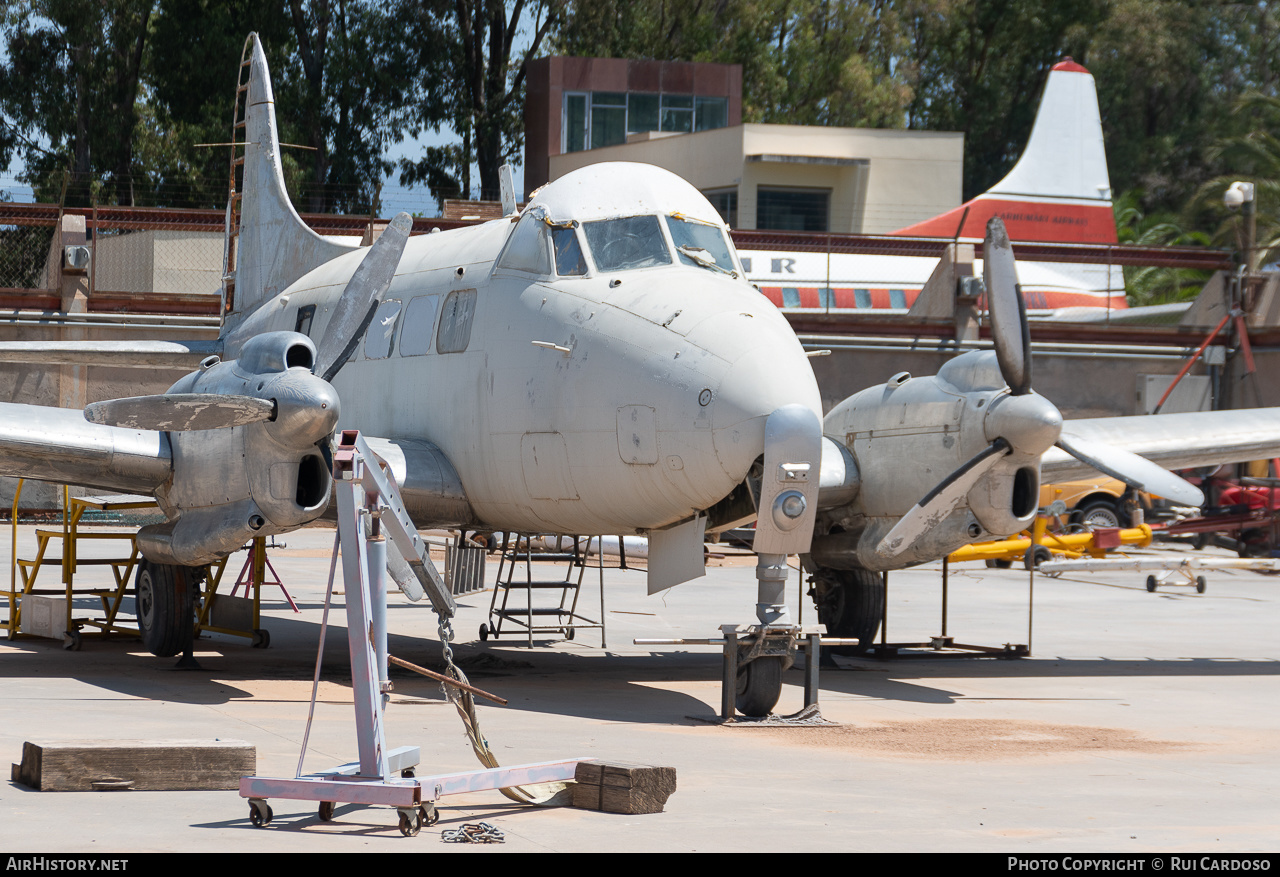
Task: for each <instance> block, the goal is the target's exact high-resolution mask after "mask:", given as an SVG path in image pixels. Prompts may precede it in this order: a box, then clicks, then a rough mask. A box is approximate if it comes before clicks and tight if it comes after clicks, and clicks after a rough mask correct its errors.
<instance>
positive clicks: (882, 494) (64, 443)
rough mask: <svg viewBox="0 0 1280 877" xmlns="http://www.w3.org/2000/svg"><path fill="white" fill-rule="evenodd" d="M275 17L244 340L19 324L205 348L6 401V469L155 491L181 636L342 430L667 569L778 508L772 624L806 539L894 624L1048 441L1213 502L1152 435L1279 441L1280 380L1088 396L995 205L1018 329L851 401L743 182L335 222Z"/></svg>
mask: <svg viewBox="0 0 1280 877" xmlns="http://www.w3.org/2000/svg"><path fill="white" fill-rule="evenodd" d="M248 45H249V49H250V52H249V55H250V59H251V65H252V70H251V78H250V84H249V93H248V103H247V111H246V121H247V127H246V129H245V130H246V136H245V139H246V141H247V146H246V155H245V165H244V186H243V193H244V194H243V199H244V200H243V204H242V212H241V217H240V225H239V237H238V258H237V264H236V266H235V277H234V295H233V296H229V300H228V302H227V304H228V306H229V312H228V313H227V315H226V318H225V321H224V325H223V329H222V333H221V337H220V338H219V340H218V341H217V342H216V343H214V344H212V345H211V343H210V342H136V343H134V344H132V345H131V346H130V345H120V344H118V343H117V344H112V345H106V344H101V343H95V342H80V343H78V344H77V343H75V342H65V343H62V344H60V345H57V346H50V345H46V344H37V345H23V344H9V345H4V346H2V347H0V354H2V355H3V358H6V359H9V360H14V359H19V360H24V361H35V362H44V363H60V362H71V361H74V362H84V361H86V360H85V357H86V356H90V357H92V356H101V357H103V358H104V360H109V361H110V362H112V363H113V364H117V365H118V364H122V363H127V362H133V363H134V364H141V363H144V362H145V363H146V364H149V365H154V364H156V363H157V362H158V361H160V360H159V357H161V356H163V355H165V351H169V352H171V353H172V355H173V359H172V361H174V362H177V361H183V358H184V357H185V361H188V362H197V361H198V362H199V368H198V369H197V370H196V371H193V372H192V373H191V374H189V375H187V376H186V377H184V378H183V379H181V380H180V381H178V383H176V384H175V385H174V386H173V387H172V388H171V389H170V390H169V391H168V393H166V394H164V395H159V396H146V397H137V398H132V399H115V400H108V401H103V402H97V403H94V404H92V405H90V406H89V407H88V408H87V409H85V411H84V412H83V413H82V412H80V411H72V410H62V409H55V408H43V407H36V406H29V405H17V404H0V474H3V475H15V476H24V477H27V478H36V479H43V480H49V481H58V482H70V483H76V484H83V485H87V486H90V487H94V488H101V489H106V490H124V491H128V492H132V493H144V494H153V495H154V496H155V497H156V499H157V500H158V501H159V503H160V506H161V508H162V509H163V510H164V512H165V514H166V516H167V520H166V521H165V522H164V523H160V524H153V525H150V526H147V527H144V528H142V530H141V531H140V532H139V534H138V543H139V546H140V548H141V551H142V553H143V555H144V557H145V561H144V562H143V563H142V564H141V566H140V570H139V573H138V578H137V599H138V615H139V623H140V628H141V630H142V635H143V640H144V642H145V643H146V644H147V646H148V648H150V649H151V650H152V651H153V652H155V653H156V654H161V655H165V654H168V655H172V654H175V653H177V652H178V651H181V650H183V649H184V648H186V647H187V645H188V644H189V643H190V637H191V626H192V610H193V600H194V584H193V583H194V576H193V574H192V568H194V567H197V566H199V565H201V564H205V563H208V562H210V561H212V560H215V559H217V558H220V557H223V556H226V555H227V554H229V553H230V552H232V551H234V550H236V549H238V548H240V547H241V546H242V545H243V544H244V543H245V542H246V541H248V540H249V539H250V538H251V537H254V536H266V535H271V534H277V533H284V532H288V531H289V530H292V529H294V528H297V527H300V526H302V525H303V524H305V523H307V522H309V521H312V520H314V519H316V518H318V517H319V516H320V515H321V514H323V513H324V512H325V510H326V507H327V506H328V504H329V500H330V496H331V491H332V480H331V479H332V475H331V466H330V453H331V451H330V448H331V442H332V438H333V436H334V433H335V430H336V429H338V428H348V429H359V430H360V431H361V432H362V433H363V434H364V435H365V436H366V439H367V440H368V442H369V444H370V445H371V446H372V448H373V449H374V450H375V451H376V452H377V453H378V454H379V455H380V456H381V457H382V458H383V460H384V461H385V463H386V464H387V466H388V468H389V470H390V471H391V472H392V473H393V474H394V476H395V479H396V481H397V483H398V484H399V487H400V490H401V492H402V495H403V496H404V499H405V502H406V506H407V511H408V512H409V514H410V515H411V516H412V518H413V519H414V521H415V522H416V523H417V525H418V526H420V527H467V528H475V529H491V530H495V531H499V530H500V531H519V532H533V533H559V534H575V535H600V534H619V533H624V534H630V533H637V532H640V533H647V534H648V535H649V537H650V540H651V541H650V548H649V587H650V590H651V591H652V590H657V589H661V588H665V587H670V586H672V585H675V584H679V583H680V582H683V581H687V580H689V579H691V578H695V577H697V576H700V575H702V573H703V541H704V536H705V534H706V533H708V532H714V531H718V530H723V529H726V528H729V527H732V526H737V525H739V524H741V523H743V522H745V521H749V520H751V519H753V518H755V519H756V520H757V529H756V535H755V543H754V550H755V551H756V552H757V554H758V556H759V561H758V566H757V579H758V595H757V617H758V619H759V621H760V623H761V625H766V626H774V628H775V629H776V628H777V627H778V626H785V625H786V624H787V623H788V614H787V607H786V602H785V599H784V594H783V588H784V585H785V580H786V573H787V565H786V560H787V556H788V555H795V554H798V555H801V556H802V558H803V559H804V562H805V564H806V566H807V568H808V570H809V571H810V572H811V573H812V574H813V575H814V577H815V585H816V594H817V603H818V607H819V617H820V619H821V620H822V621H823V622H825V623H826V624H827V625H828V628H829V630H831V631H832V632H833V633H835V634H837V635H842V636H859V637H862V638H863V641H864V642H866V643H868V644H869V643H870V642H871V640H872V638H873V637H874V634H875V630H876V627H877V625H878V622H879V618H880V614H881V605H882V603H883V599H884V596H883V588H882V580H881V579H880V577H879V576H878V575H877V574H876V572H877V571H881V570H887V569H898V568H902V567H905V566H909V565H912V564H916V563H920V562H924V561H928V560H933V559H936V558H938V557H941V556H943V555H945V554H947V553H948V552H950V551H952V550H954V549H956V548H958V547H960V546H961V545H964V544H967V543H969V542H973V541H977V540H982V539H988V538H992V537H1001V536H1006V535H1008V534H1010V533H1014V532H1017V531H1019V530H1021V529H1023V528H1025V527H1026V526H1028V525H1029V524H1030V522H1031V520H1032V518H1033V516H1034V515H1035V512H1036V502H1037V496H1038V492H1039V484H1040V476H1041V469H1042V466H1043V467H1044V468H1045V469H1049V470H1051V471H1052V472H1053V473H1054V476H1055V477H1065V476H1067V475H1074V474H1077V473H1084V472H1090V471H1092V468H1091V467H1097V468H1099V469H1101V470H1102V471H1105V472H1110V473H1117V474H1118V475H1119V476H1120V477H1122V478H1124V479H1125V480H1127V481H1129V482H1130V483H1133V484H1136V485H1139V486H1141V487H1142V488H1144V489H1147V490H1151V491H1152V492H1155V493H1157V494H1160V495H1163V496H1169V497H1177V498H1179V499H1181V500H1182V501H1184V502H1187V503H1189V504H1198V503H1199V502H1200V496H1199V492H1198V491H1196V490H1195V488H1192V487H1191V486H1190V485H1188V484H1186V483H1185V482H1183V481H1181V479H1178V478H1176V477H1175V476H1172V475H1170V474H1169V473H1168V472H1167V471H1165V470H1164V469H1162V468H1160V466H1157V465H1155V464H1154V463H1151V462H1149V461H1148V460H1144V459H1142V458H1141V457H1138V456H1135V455H1134V454H1133V453H1130V451H1141V452H1143V453H1147V454H1149V455H1152V456H1151V459H1154V460H1157V461H1158V462H1160V463H1161V464H1164V465H1166V466H1170V467H1183V466H1192V465H1203V464H1205V463H1208V462H1226V461H1230V460H1243V459H1257V458H1262V457H1268V456H1273V455H1276V454H1280V409H1266V410H1258V411H1251V412H1223V413H1220V414H1216V415H1213V416H1212V418H1211V416H1210V415H1204V414H1196V415H1187V416H1185V417H1184V416H1182V415H1169V416H1161V417H1143V418H1117V419H1112V420H1105V421H1076V422H1072V423H1068V424H1063V423H1062V419H1061V416H1060V415H1059V413H1058V411H1057V409H1056V408H1054V406H1053V405H1052V404H1051V403H1049V402H1048V401H1047V400H1045V399H1044V398H1043V397H1041V396H1037V395H1036V394H1035V393H1033V392H1032V391H1031V373H1030V364H1031V360H1030V349H1029V341H1028V335H1027V326H1026V319H1025V313H1024V312H1023V309H1022V305H1021V299H1020V297H1019V294H1018V291H1017V288H1016V277H1015V270H1014V263H1013V256H1012V250H1011V249H1010V246H1009V242H1008V239H1007V237H1006V236H1005V233H1004V230H1003V227H1002V226H1001V225H1000V223H999V222H998V221H996V222H993V223H992V225H991V227H990V229H989V231H988V237H987V243H986V259H985V268H986V283H987V289H988V297H989V299H990V302H991V318H992V322H993V325H994V329H995V331H994V335H995V337H996V340H997V349H996V351H995V352H994V353H990V352H973V353H967V354H964V355H962V356H959V357H956V358H955V359H954V360H953V361H951V362H950V363H949V364H948V365H947V366H946V367H945V368H943V369H942V371H941V373H940V374H939V375H937V376H936V377H923V378H914V379H912V378H910V376H909V375H906V374H901V375H898V376H896V377H894V378H893V379H892V380H890V381H889V382H888V383H886V384H881V385H879V386H876V387H872V388H870V389H868V390H864V391H862V392H860V393H858V394H856V395H854V396H852V397H850V398H849V399H847V400H845V401H844V402H843V403H841V404H840V405H838V406H836V408H835V409H834V410H832V411H831V412H830V413H829V414H828V415H827V417H826V419H825V421H824V420H823V418H822V411H821V407H820V401H819V393H818V387H817V384H816V382H815V380H814V375H813V371H812V369H811V368H810V366H809V362H808V359H807V358H806V355H805V352H804V351H803V350H802V349H801V346H800V343H799V342H798V341H797V339H796V337H795V335H794V333H793V332H792V331H791V329H790V328H789V327H788V325H787V322H786V321H785V320H784V319H783V317H782V315H781V314H780V313H779V312H778V309H777V308H776V307H775V306H774V305H773V304H772V303H770V302H769V300H768V299H767V298H765V297H764V296H763V295H761V294H760V293H759V292H758V291H756V290H755V289H754V288H753V287H752V286H751V285H750V283H748V282H747V280H746V279H745V278H744V276H743V272H742V265H741V262H740V260H739V258H738V256H737V254H736V253H735V252H734V249H733V246H732V244H731V242H730V240H729V237H728V233H727V229H726V228H725V226H724V225H723V223H722V222H721V221H720V218H719V216H718V215H717V213H716V211H715V210H714V209H713V208H712V206H711V205H710V204H709V203H708V202H707V200H706V199H705V198H704V197H703V196H702V195H701V194H699V193H698V192H697V191H696V190H695V189H694V188H693V187H692V186H690V185H688V184H687V183H685V182H684V181H683V180H681V179H679V178H677V177H675V176H673V175H672V174H670V173H667V172H666V171H662V170H659V169H657V168H653V167H648V166H644V165H635V164H601V165H595V166H591V167H587V168H584V169H582V170H580V171H576V172H575V173H573V174H570V175H568V176H566V177H564V178H562V179H560V180H557V181H556V182H554V183H551V184H549V185H548V186H546V187H544V188H543V189H542V190H540V191H538V192H536V193H534V195H533V197H532V198H531V199H530V202H529V204H528V206H527V207H526V208H525V209H524V211H523V212H522V213H520V214H519V216H510V217H507V218H505V219H502V220H498V221H494V222H489V223H486V224H483V225H479V226H474V227H468V228H463V229H457V230H454V231H446V232H442V233H439V234H425V235H420V236H414V237H410V236H409V231H410V229H411V221H410V219H409V217H408V216H407V215H404V214H401V215H400V216H399V217H397V218H396V219H395V220H394V221H393V222H392V223H391V225H390V227H388V228H387V229H386V231H385V232H384V233H383V234H382V235H381V236H380V237H379V238H378V240H377V241H376V242H375V243H374V244H373V245H372V246H371V247H368V248H360V247H352V246H346V245H342V244H339V243H335V242H333V241H329V240H326V239H324V238H322V237H320V236H318V235H316V234H314V233H313V232H312V231H311V230H310V229H308V228H307V227H306V226H305V225H304V224H303V223H302V221H301V220H300V219H299V218H298V216H297V214H296V213H295V212H294V210H293V208H292V207H291V206H290V204H289V201H288V198H287V196H286V193H285V187H284V180H283V176H282V174H281V167H280V160H279V155H280V151H279V145H278V140H277V135H276V125H275V114H274V105H273V98H272V93H271V86H270V81H269V78H268V73H267V66H266V61H265V58H264V55H263V52H262V49H261V46H260V45H259V44H258V41H257V38H256V36H251V37H250V41H249V44H248ZM1101 437H1105V438H1106V439H1107V441H1108V442H1109V443H1110V444H1102V443H1100V442H1099V441H1098V439H1099V438H1101ZM1197 437H1199V438H1197ZM1055 445H1057V448H1058V450H1055V448H1054V446H1055ZM1119 446H1124V447H1125V448H1127V449H1128V450H1127V451H1126V450H1123V449H1121V448H1120V447H1119ZM1042 455H1044V457H1043V460H1044V462H1043V464H1042ZM1080 461H1084V462H1080ZM784 660H786V659H785V658H783V657H779V656H777V655H776V653H774V654H770V655H768V656H766V657H759V658H756V659H754V660H749V661H747V662H745V666H743V669H742V671H741V675H740V677H739V686H738V691H739V706H740V708H741V709H742V710H743V711H744V712H747V713H749V714H754V715H759V714H763V713H764V712H767V711H768V710H769V709H771V708H772V706H773V705H774V703H776V701H777V698H778V694H779V692H780V686H781V671H782V668H783V661H784Z"/></svg>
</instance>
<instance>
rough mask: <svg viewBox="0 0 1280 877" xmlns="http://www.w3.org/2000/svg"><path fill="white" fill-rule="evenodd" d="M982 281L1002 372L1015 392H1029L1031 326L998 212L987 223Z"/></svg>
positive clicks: (1010, 248) (1010, 250)
mask: <svg viewBox="0 0 1280 877" xmlns="http://www.w3.org/2000/svg"><path fill="white" fill-rule="evenodd" d="M982 281H983V283H984V284H986V287H987V311H988V313H989V314H990V315H991V339H992V341H994V342H995V348H996V359H998V360H999V361H1000V374H1001V375H1002V376H1003V377H1004V382H1005V383H1006V384H1008V385H1009V389H1011V390H1012V391H1013V395H1015V396H1023V395H1026V394H1027V393H1029V392H1031V329H1030V327H1029V326H1028V325H1027V306H1026V303H1025V302H1024V301H1023V300H1022V289H1021V288H1020V287H1019V286H1018V268H1017V264H1016V263H1015V262H1014V258H1013V245H1012V244H1010V243H1009V235H1008V233H1007V232H1006V231H1005V228H1004V222H1002V221H1001V219H1000V217H998V216H993V217H992V218H991V221H990V222H988V223H987V238H986V241H984V242H983V244H982Z"/></svg>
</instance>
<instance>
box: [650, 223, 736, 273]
mask: <svg viewBox="0 0 1280 877" xmlns="http://www.w3.org/2000/svg"><path fill="white" fill-rule="evenodd" d="M666 220H667V228H668V229H669V230H670V231H671V242H672V243H674V244H675V245H676V253H677V254H678V255H679V256H680V261H681V262H682V263H683V264H685V265H697V264H698V260H696V259H694V258H693V256H692V255H690V254H693V255H699V256H701V258H704V259H705V258H706V257H707V256H709V257H711V258H712V259H714V260H715V263H716V266H717V267H719V268H722V269H724V270H725V271H735V270H737V266H736V265H734V264H733V255H732V254H731V253H730V252H729V244H728V242H727V241H725V239H724V232H723V231H722V230H721V229H720V227H719V226H716V225H711V224H709V223H706V222H697V221H695V220H689V219H683V218H681V217H679V216H668V217H666ZM698 251H701V253H699V252H698Z"/></svg>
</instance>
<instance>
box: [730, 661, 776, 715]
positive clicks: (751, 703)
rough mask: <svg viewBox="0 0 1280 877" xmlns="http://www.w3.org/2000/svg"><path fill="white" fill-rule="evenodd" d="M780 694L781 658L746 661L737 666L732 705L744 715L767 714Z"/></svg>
mask: <svg viewBox="0 0 1280 877" xmlns="http://www.w3.org/2000/svg"><path fill="white" fill-rule="evenodd" d="M781 696H782V658H775V657H766V658H756V659H755V660H754V661H748V662H747V663H746V664H744V665H743V666H741V667H739V668H738V686H737V697H736V698H735V699H734V706H736V707H737V709H738V712H740V713H742V715H744V716H767V715H769V713H771V712H773V708H774V707H775V706H777V705H778V698H779V697H781Z"/></svg>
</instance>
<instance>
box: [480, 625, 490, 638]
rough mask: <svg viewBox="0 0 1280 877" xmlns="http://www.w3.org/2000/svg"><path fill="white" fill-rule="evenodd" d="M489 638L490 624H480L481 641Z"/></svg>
mask: <svg viewBox="0 0 1280 877" xmlns="http://www.w3.org/2000/svg"><path fill="white" fill-rule="evenodd" d="M488 639H489V625H487V624H482V625H480V642H485V641H487V640H488Z"/></svg>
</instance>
